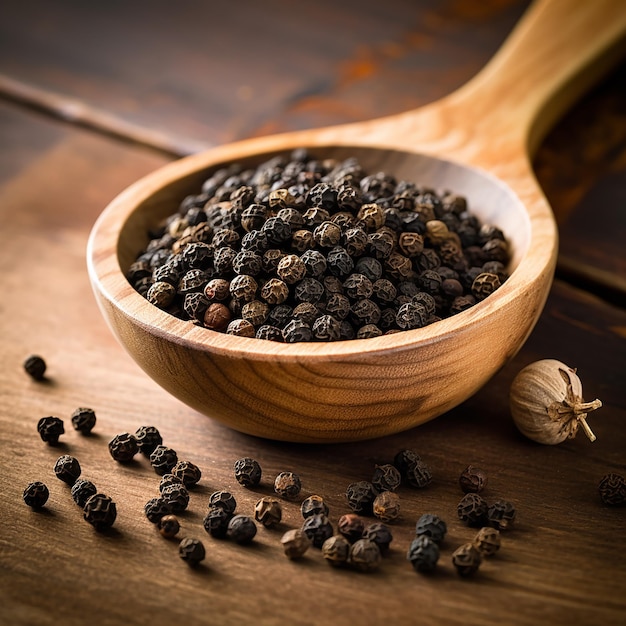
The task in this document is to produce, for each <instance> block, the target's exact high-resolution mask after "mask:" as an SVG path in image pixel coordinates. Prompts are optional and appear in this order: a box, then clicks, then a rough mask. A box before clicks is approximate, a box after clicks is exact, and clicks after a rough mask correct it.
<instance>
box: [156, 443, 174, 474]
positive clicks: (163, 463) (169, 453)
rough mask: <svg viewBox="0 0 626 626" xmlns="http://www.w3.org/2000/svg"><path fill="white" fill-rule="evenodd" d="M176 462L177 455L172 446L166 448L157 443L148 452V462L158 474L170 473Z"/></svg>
mask: <svg viewBox="0 0 626 626" xmlns="http://www.w3.org/2000/svg"><path fill="white" fill-rule="evenodd" d="M176 463H178V455H177V454H176V451H175V450H173V449H172V448H168V447H167V446H164V445H163V444H159V445H158V446H157V447H156V448H155V449H154V450H153V451H152V452H151V453H150V464H151V465H152V468H153V469H154V471H155V472H156V473H157V474H158V475H159V476H163V475H164V474H171V473H172V469H173V468H174V465H176Z"/></svg>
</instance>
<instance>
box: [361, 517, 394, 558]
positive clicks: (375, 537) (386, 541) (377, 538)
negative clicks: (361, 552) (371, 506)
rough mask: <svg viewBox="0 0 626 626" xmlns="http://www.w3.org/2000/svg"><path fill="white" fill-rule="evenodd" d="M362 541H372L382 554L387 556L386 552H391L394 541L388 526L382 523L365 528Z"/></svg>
mask: <svg viewBox="0 0 626 626" xmlns="http://www.w3.org/2000/svg"><path fill="white" fill-rule="evenodd" d="M362 539H367V540H368V541H372V542H373V543H375V544H376V545H377V546H378V549H379V550H380V553H381V554H385V552H387V550H389V545H390V544H391V542H392V541H393V535H392V533H391V529H390V528H389V526H387V524H384V523H382V522H373V523H372V524H368V525H367V526H366V527H365V528H364V530H363V537H362Z"/></svg>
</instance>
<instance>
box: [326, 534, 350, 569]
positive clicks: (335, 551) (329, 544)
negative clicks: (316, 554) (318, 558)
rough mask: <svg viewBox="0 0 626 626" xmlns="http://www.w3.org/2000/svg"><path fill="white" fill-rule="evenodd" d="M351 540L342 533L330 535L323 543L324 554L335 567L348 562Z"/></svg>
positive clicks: (327, 560)
mask: <svg viewBox="0 0 626 626" xmlns="http://www.w3.org/2000/svg"><path fill="white" fill-rule="evenodd" d="M349 554H350V542H349V541H348V540H347V539H346V538H345V537H343V536H342V535H333V536H332V537H328V539H326V541H324V543H323V544H322V556H323V557H324V560H325V561H326V562H327V563H328V564H329V565H332V566H333V567H341V566H343V565H345V564H346V563H347V562H348V555H349Z"/></svg>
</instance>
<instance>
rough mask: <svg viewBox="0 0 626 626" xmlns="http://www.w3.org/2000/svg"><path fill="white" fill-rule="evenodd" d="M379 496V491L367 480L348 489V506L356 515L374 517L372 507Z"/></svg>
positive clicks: (353, 484) (358, 482)
mask: <svg viewBox="0 0 626 626" xmlns="http://www.w3.org/2000/svg"><path fill="white" fill-rule="evenodd" d="M377 495H378V491H377V490H376V488H375V487H374V485H372V483H370V482H368V481H366V480H360V481H357V482H355V483H351V484H350V485H348V488H347V489H346V498H347V500H348V505H349V506H350V508H351V509H352V510H353V511H354V512H355V513H360V514H363V515H372V507H373V504H374V499H375V498H376V496H377Z"/></svg>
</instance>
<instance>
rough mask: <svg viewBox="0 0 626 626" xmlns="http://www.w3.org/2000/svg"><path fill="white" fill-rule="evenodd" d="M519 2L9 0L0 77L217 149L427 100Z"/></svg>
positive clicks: (503, 31)
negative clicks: (54, 0)
mask: <svg viewBox="0 0 626 626" xmlns="http://www.w3.org/2000/svg"><path fill="white" fill-rule="evenodd" d="M527 4H528V2H527V1H525V0H506V1H505V2H501V1H498V2H496V1H493V2H485V3H481V7H482V8H481V9H480V10H473V9H468V8H467V6H466V3H458V2H447V1H441V0H429V1H428V2H419V3H413V2H406V1H405V0H391V2H390V3H386V4H385V5H384V7H383V6H382V5H380V4H379V3H375V2H371V1H366V2H356V1H354V0H351V1H349V2H342V3H334V2H330V1H329V0H321V1H320V2H316V3H315V4H311V5H304V4H300V5H299V6H298V7H297V8H296V7H295V6H293V5H292V4H290V3H287V2H284V0H272V1H271V2H264V3H257V2H253V1H251V0H243V1H242V2H239V3H237V4H232V3H222V4H221V5H216V4H215V3H198V2H192V1H189V0H188V1H185V2H181V3H179V4H177V6H176V8H175V9H173V8H172V6H171V4H169V3H167V2H163V1H162V0H158V1H156V2H155V1H147V0H142V1H140V2H133V3H116V4H115V5H113V6H112V5H107V6H106V7H105V6H100V5H98V4H93V3H91V4H86V3H65V4H64V3H61V4H57V5H56V6H54V7H53V6H52V5H51V4H50V3H46V2H40V1H34V2H33V1H31V2H27V3H24V4H22V3H11V4H10V5H9V6H7V7H6V8H5V10H4V12H3V16H4V19H3V20H2V23H1V24H0V73H3V74H6V75H7V76H8V77H11V78H15V79H18V80H20V81H22V82H23V83H25V84H27V85H28V84H30V85H33V86H35V87H38V88H40V89H42V90H47V91H49V92H51V95H50V98H46V96H45V95H44V100H46V99H54V96H55V95H57V96H63V95H65V96H67V97H68V98H70V99H71V100H78V101H80V102H81V103H82V104H83V106H84V107H87V108H89V109H91V110H92V111H93V112H94V114H95V115H96V117H97V112H98V111H106V113H107V114H108V115H109V116H115V117H117V118H119V119H120V120H123V121H124V122H125V123H133V124H136V125H138V126H140V127H143V128H148V129H152V130H156V129H159V130H163V131H166V132H168V133H169V134H170V135H172V136H173V137H177V138H179V139H178V140H179V142H180V143H181V144H185V145H195V144H201V143H204V144H206V145H216V144H222V143H226V142H230V141H233V140H235V139H240V138H245V137H249V136H252V135H259V134H266V133H268V132H274V131H277V130H292V129H296V128H308V127H311V126H320V125H326V124H333V123H339V122H346V121H357V120H363V119H369V118H371V117H374V116H377V115H383V114H387V113H395V112H398V111H399V110H402V109H410V108H414V107H416V106H418V105H420V104H423V103H424V102H427V101H429V100H433V99H435V98H436V97H438V96H441V95H444V94H446V93H448V92H449V91H451V90H452V89H453V88H455V87H457V86H459V85H460V84H462V83H463V82H465V80H467V79H468V78H470V77H471V76H472V75H473V74H474V73H476V71H478V69H480V67H482V65H483V64H484V63H485V61H486V60H487V59H488V58H489V57H490V56H491V54H493V52H494V51H495V50H496V49H497V47H498V46H499V45H500V43H501V42H502V41H503V39H504V37H505V36H506V35H507V34H508V32H509V31H510V29H511V28H512V26H513V24H514V23H515V21H516V20H517V18H518V17H519V16H520V15H521V13H522V11H523V9H524V8H525V6H527ZM95 25H97V28H96V27H95ZM5 87H6V88H7V89H9V86H8V85H7V86H5ZM17 95H19V94H17Z"/></svg>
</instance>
